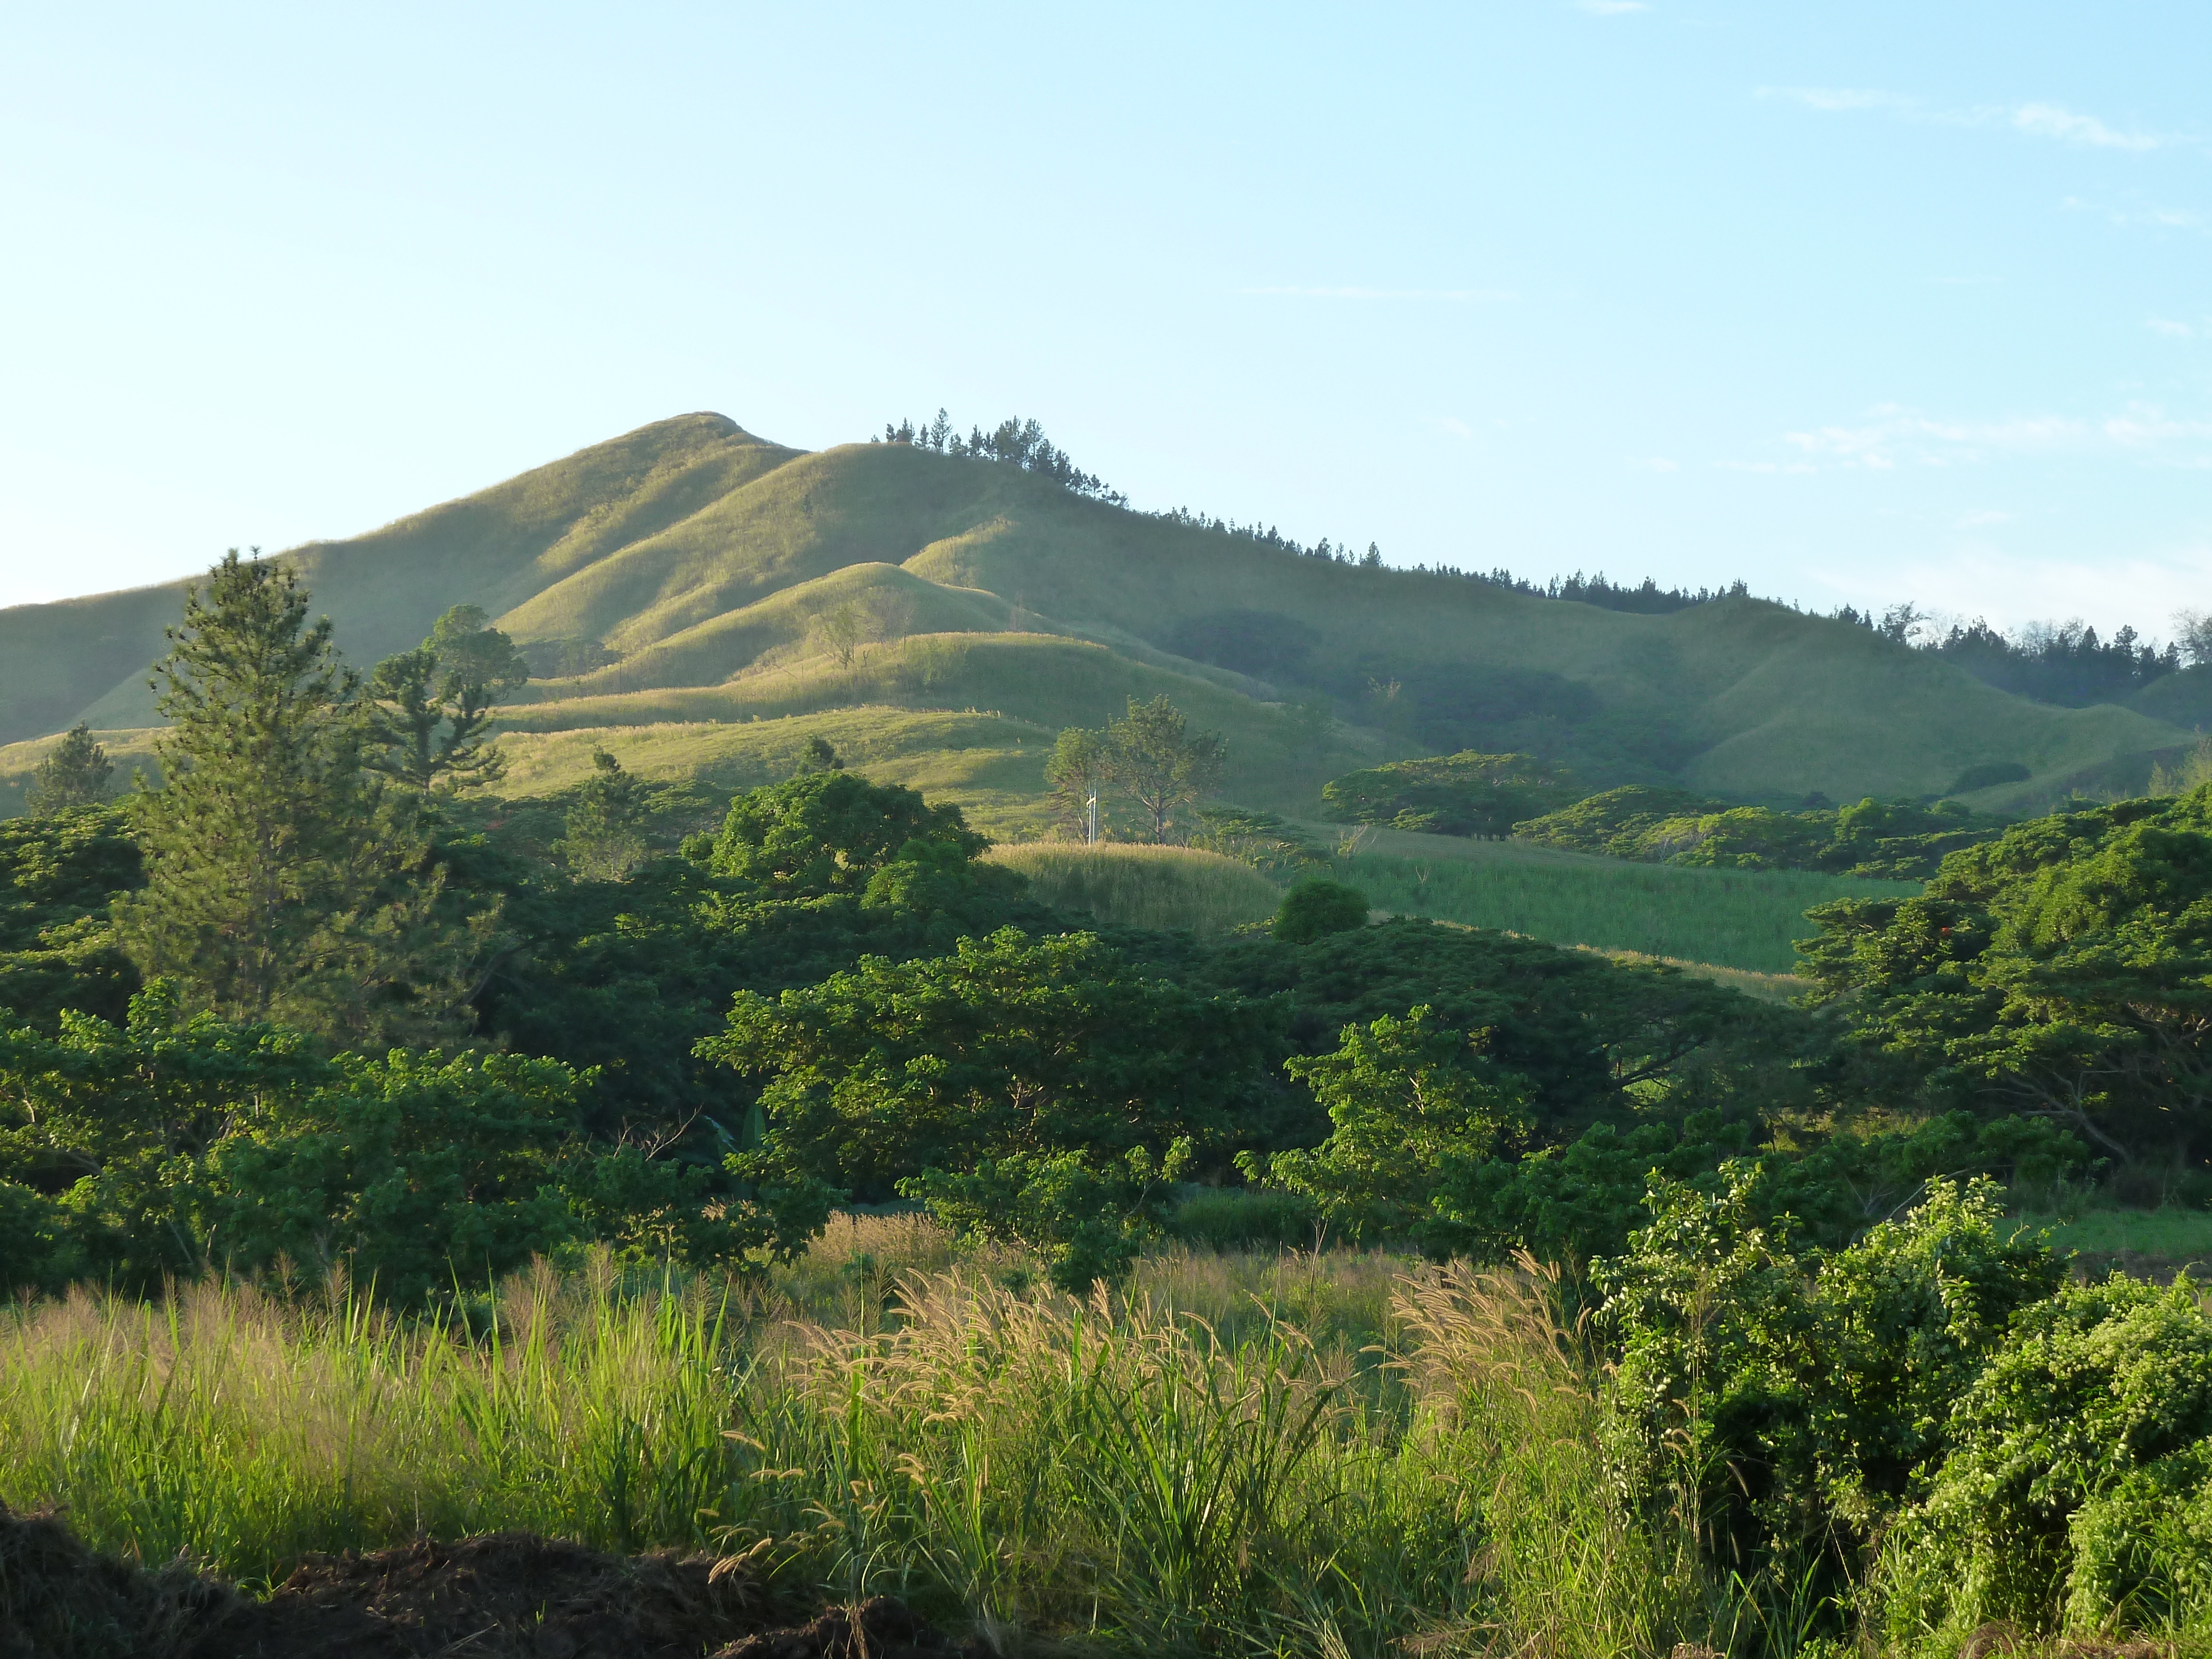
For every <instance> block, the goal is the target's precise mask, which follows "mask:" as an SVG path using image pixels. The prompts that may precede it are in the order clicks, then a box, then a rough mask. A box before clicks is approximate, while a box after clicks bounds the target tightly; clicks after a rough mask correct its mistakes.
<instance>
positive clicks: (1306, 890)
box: [1274, 876, 1367, 945]
mask: <svg viewBox="0 0 2212 1659" xmlns="http://www.w3.org/2000/svg"><path fill="white" fill-rule="evenodd" d="M1366 925H1367V895H1366V894H1364V893H1363V892H1361V891H1360V890H1358V888H1357V887H1351V886H1347V885H1346V884H1344V883H1343V882H1340V881H1331V880H1329V879H1328V878H1327V877H1325V876H1309V877H1308V878H1306V879H1305V880H1304V881H1302V882H1300V883H1298V884H1297V885H1296V886H1295V887H1293V888H1291V890H1290V891H1289V892H1287V893H1285V894H1284V895H1283V902H1282V904H1281V906H1280V908H1278V909H1277V910H1276V912H1275V926H1274V933H1275V937H1276V938H1277V939H1280V940H1282V941H1283V943H1285V945H1305V944H1308V943H1310V942H1311V941H1312V940H1314V939H1319V938H1320V937H1321V936H1322V934H1324V933H1346V932H1348V931H1350V930H1351V929H1352V928H1354V927H1365V926H1366Z"/></svg>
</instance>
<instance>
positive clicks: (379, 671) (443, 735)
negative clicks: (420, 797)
mask: <svg viewBox="0 0 2212 1659" xmlns="http://www.w3.org/2000/svg"><path fill="white" fill-rule="evenodd" d="M528 678H530V671H529V667H528V665H526V663H525V662H524V661H523V659H522V653H520V652H519V651H517V650H516V649H515V648H514V644H513V641H511V640H509V639H508V638H507V635H504V634H502V633H501V632H500V631H499V630H498V629H495V628H493V627H490V626H489V619H488V618H487V617H485V616H484V613H483V611H482V610H480V609H479V608H478V607H477V606H475V605H455V606H454V607H453V609H452V610H450V611H447V612H446V614H445V615H444V616H442V617H439V618H438V622H437V625H436V626H435V628H434V629H431V632H430V637H429V638H428V639H427V640H425V641H422V644H421V645H420V646H418V647H416V649H414V650H412V651H403V652H401V653H399V654H398V656H396V657H386V659H384V660H383V661H382V662H380V663H379V664H377V665H376V672H375V673H374V675H372V676H371V677H370V679H369V709H368V730H369V738H370V744H369V749H368V762H367V764H368V766H369V768H370V769H372V770H374V771H377V772H381V773H383V774H385V775H386V776H388V777H390V778H392V779H393V780H394V781H397V782H400V783H404V784H406V785H407V786H408V787H410V788H414V789H419V790H422V791H424V792H425V793H427V792H428V791H429V790H430V789H432V788H433V787H435V786H436V785H438V784H440V783H444V784H445V785H447V787H450V788H454V789H469V788H474V787H477V785H479V784H486V783H491V782H494V781H497V780H498V779H499V778H500V777H501V776H502V775H504V774H505V772H506V770H507V763H506V761H505V759H504V758H503V757H501V754H500V753H499V751H498V750H496V749H495V748H493V747H492V746H491V744H490V743H489V742H488V741H487V740H486V738H485V737H484V732H485V729H486V728H487V727H488V726H489V725H490V724H491V717H492V709H493V707H494V706H495V704H496V703H497V702H498V701H499V699H500V698H501V696H505V695H506V694H507V692H509V691H511V690H513V689H514V688H515V687H516V686H518V685H520V684H522V683H523V682H524V681H525V680H526V679H528Z"/></svg>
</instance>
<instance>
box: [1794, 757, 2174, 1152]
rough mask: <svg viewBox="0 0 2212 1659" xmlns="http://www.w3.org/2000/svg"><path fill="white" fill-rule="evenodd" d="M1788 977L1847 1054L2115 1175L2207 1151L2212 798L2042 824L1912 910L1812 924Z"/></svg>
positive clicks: (2009, 836)
mask: <svg viewBox="0 0 2212 1659" xmlns="http://www.w3.org/2000/svg"><path fill="white" fill-rule="evenodd" d="M1811 919H1812V920H1813V921H1814V923H1816V924H1817V925H1818V926H1819V927H1820V937H1819V938H1818V939H1815V940H1813V941H1811V942H1809V943H1808V944H1807V945H1805V946H1804V947H1803V949H1804V956H1805V967H1804V970H1803V971H1804V972H1805V974H1806V975H1807V976H1808V977H1809V978H1811V979H1813V980H1814V981H1815V982H1816V983H1817V985H1818V986H1819V987H1820V994H1821V995H1822V996H1823V997H1824V998H1826V999H1828V1000H1836V1001H1839V1002H1842V1003H1844V1005H1845V1006H1848V1008H1849V1010H1850V1015H1851V1018H1852V1020H1853V1022H1854V1025H1855V1037H1856V1040H1857V1042H1860V1043H1861V1044H1863V1045H1864V1046H1865V1047H1867V1048H1870V1049H1873V1050H1875V1051H1878V1052H1881V1053H1882V1054H1887V1055H1890V1056H1892V1057H1893V1058H1894V1059H1896V1060H1898V1061H1899V1062H1900V1063H1903V1064H1905V1065H1906V1066H1909V1067H1910V1068H1911V1070H1912V1071H1913V1072H1914V1073H1917V1074H1919V1075H1921V1076H1923V1077H1924V1078H1925V1079H1926V1081H1925V1083H1924V1085H1923V1087H1924V1088H1925V1090H1926V1091H1927V1092H1928V1093H1929V1095H1930V1096H1931V1097H1933V1098H1935V1099H1936V1100H1939V1101H1942V1100H1947V1099H1963V1100H1966V1101H1971V1102H1973V1103H1978V1104H1980V1105H1982V1106H1983V1107H1984V1109H2012V1110H2015V1111H2022V1112H2027V1113H2032V1114H2035V1115H2044V1116H2049V1117H2051V1118H2054V1119H2056V1120H2057V1121H2061V1122H2063V1123H2065V1124H2066V1125H2068V1126H2069V1127H2071V1128H2072V1129H2074V1130H2075V1132H2077V1133H2081V1135H2083V1136H2084V1137H2085V1138H2087V1139H2089V1140H2091V1141H2093V1142H2094V1143H2095V1144H2096V1145H2097V1146H2099V1147H2100V1148H2101V1149H2103V1150H2104V1151H2106V1152H2110V1153H2112V1154H2114V1155H2116V1156H2118V1157H2120V1158H2131V1157H2136V1156H2139V1155H2141V1154H2142V1153H2145V1152H2149V1151H2151V1150H2153V1149H2157V1150H2160V1151H2164V1150H2166V1149H2167V1148H2172V1149H2174V1150H2176V1151H2181V1152H2187V1153H2188V1154H2189V1155H2190V1156H2192V1157H2195V1156H2202V1149H2203V1148H2204V1147H2206V1146H2212V1124H2208V1122H2207V1121H2206V1109H2207V1105H2208V1102H2212V1054H2208V1052H2207V1049H2206V1046H2205V1033H2206V1029H2207V1020H2208V1018H2212V788H2207V789H2203V790H2199V791H2198V792H2197V793H2195V794H2193V795H2190V796H2187V797H2185V798H2184V799H2181V800H2179V801H2163V800H2139V801H2126V802H2122V803H2120V804H2119V805H2114V806H2108V807H2102V808H2099V809H2097V810H2094V811H2086V812H2076V813H2072V814H2068V815H2063V816H2058V817H2048V818H2039V819H2036V820H2034V821H2033V822H2031V823H2025V824H2021V825H2019V826H2018V827H2016V828H2015V829H2011V830H2008V832H2007V833H2006V834H2005V835H2004V836H2002V838H2000V839H1999V840H1997V841H1996V842H1990V843H1989V844H1987V845H1985V846H1980V847H1975V848H1969V849H1968V850H1966V851H1965V852H1961V853H1956V854H1952V855H1951V856H1950V857H1948V858H1947V859H1945V860H1944V861H1943V866H1942V871H1941V872H1939V873H1938V875H1937V876H1936V879H1934V880H1933V881H1931V882H1929V884H1928V886H1927V890H1926V891H1925V893H1924V895H1923V896H1921V897H1919V898H1912V899H1885V900H1843V901H1838V902H1836V903H1832V904H1828V905H1824V906H1822V907H1820V908H1818V909H1815V910H1814V911H1813V912H1811Z"/></svg>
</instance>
